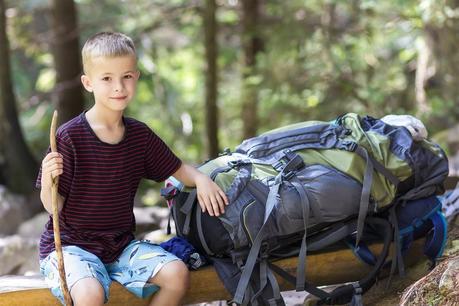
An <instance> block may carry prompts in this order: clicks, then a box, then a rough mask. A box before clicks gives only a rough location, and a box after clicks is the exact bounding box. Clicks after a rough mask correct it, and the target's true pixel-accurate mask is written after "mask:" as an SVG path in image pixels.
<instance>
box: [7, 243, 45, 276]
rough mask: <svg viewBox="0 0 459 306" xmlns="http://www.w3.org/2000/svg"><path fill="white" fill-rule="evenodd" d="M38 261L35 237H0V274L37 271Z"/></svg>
mask: <svg viewBox="0 0 459 306" xmlns="http://www.w3.org/2000/svg"><path fill="white" fill-rule="evenodd" d="M38 261H39V259H38V242H37V240H36V239H28V238H22V237H20V236H18V235H14V236H8V237H4V238H0V275H3V274H18V273H25V272H26V271H29V270H33V271H35V272H38V270H39V268H38ZM23 265H25V266H24V268H23V267H22V266H23Z"/></svg>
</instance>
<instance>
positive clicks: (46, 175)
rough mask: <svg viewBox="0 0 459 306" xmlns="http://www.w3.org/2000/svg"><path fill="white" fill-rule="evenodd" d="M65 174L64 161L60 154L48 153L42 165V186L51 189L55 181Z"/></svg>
mask: <svg viewBox="0 0 459 306" xmlns="http://www.w3.org/2000/svg"><path fill="white" fill-rule="evenodd" d="M63 172H64V160H63V156H62V154H60V153H58V152H50V153H48V154H47V155H46V156H45V158H44V159H43V162H42V163H41V186H42V187H45V188H51V186H52V184H53V179H54V178H55V177H57V176H59V175H61V174H62V173H63Z"/></svg>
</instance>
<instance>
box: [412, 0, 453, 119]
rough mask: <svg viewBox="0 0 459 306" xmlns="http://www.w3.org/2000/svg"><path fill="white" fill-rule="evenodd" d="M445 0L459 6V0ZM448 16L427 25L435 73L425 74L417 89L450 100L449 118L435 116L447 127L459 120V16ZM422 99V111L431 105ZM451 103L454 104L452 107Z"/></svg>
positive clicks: (427, 41) (420, 100)
mask: <svg viewBox="0 0 459 306" xmlns="http://www.w3.org/2000/svg"><path fill="white" fill-rule="evenodd" d="M444 2H445V3H444V4H443V5H444V6H443V8H445V7H448V8H449V9H450V10H451V11H457V10H459V0H447V1H444ZM441 13H443V11H442V12H441ZM444 17H445V19H444V21H443V22H441V23H440V22H439V21H433V22H429V23H427V25H426V26H425V27H424V33H425V37H426V47H427V48H428V50H426V52H429V53H430V55H431V56H432V60H433V67H429V68H431V69H430V71H434V73H432V74H431V75H429V74H428V73H424V75H422V76H423V78H421V77H419V79H418V80H417V81H418V83H419V86H418V88H417V89H418V92H421V93H422V90H423V89H425V93H424V94H425V95H427V96H428V97H434V96H436V97H440V98H441V99H442V100H443V101H446V102H447V104H446V105H445V111H443V112H442V113H444V114H445V115H448V116H447V117H448V118H446V119H447V120H445V118H438V119H437V120H435V124H438V127H443V128H447V127H449V126H450V125H451V124H454V123H457V121H458V120H459V109H458V107H457V105H458V104H459V86H458V84H459V73H458V68H457V67H459V52H457V50H458V49H459V40H458V37H459V36H458V33H459V20H458V18H456V17H449V16H446V15H445V16H444ZM428 64H431V63H428ZM418 68H419V65H418ZM421 86H425V88H421ZM421 97H422V96H421ZM424 99H425V98H424ZM422 102H423V101H422V99H417V103H418V114H419V115H421V114H423V112H425V111H428V110H430V108H431V107H430V105H428V104H426V103H427V102H424V105H423V104H422ZM447 105H450V106H449V107H448V106H447Z"/></svg>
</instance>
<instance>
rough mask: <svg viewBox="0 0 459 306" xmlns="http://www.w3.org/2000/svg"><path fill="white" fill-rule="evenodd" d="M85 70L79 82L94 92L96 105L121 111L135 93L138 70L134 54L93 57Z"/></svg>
mask: <svg viewBox="0 0 459 306" xmlns="http://www.w3.org/2000/svg"><path fill="white" fill-rule="evenodd" d="M86 72H87V74H85V75H82V76H81V82H82V83H83V86H84V87H85V88H86V90H87V91H89V92H92V93H93V94H94V99H95V103H96V105H99V106H102V107H104V108H106V109H109V110H113V111H123V110H124V109H125V108H126V107H127V105H128V104H129V102H130V101H131V100H132V98H133V97H134V95H135V90H136V85H137V80H138V79H139V71H138V70H137V61H136V59H135V57H134V56H131V55H126V56H118V57H97V58H93V59H91V61H90V63H89V65H88V66H87V69H86Z"/></svg>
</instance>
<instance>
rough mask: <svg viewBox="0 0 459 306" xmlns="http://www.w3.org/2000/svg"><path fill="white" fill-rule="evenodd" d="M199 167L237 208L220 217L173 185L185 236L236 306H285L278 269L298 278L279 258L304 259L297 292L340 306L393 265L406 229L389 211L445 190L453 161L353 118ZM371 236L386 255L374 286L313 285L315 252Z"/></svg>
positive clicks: (272, 137)
mask: <svg viewBox="0 0 459 306" xmlns="http://www.w3.org/2000/svg"><path fill="white" fill-rule="evenodd" d="M199 170H200V171H202V172H204V173H207V174H208V175H209V176H210V177H211V178H212V179H214V181H215V182H216V183H217V184H219V185H220V187H222V189H223V190H224V191H225V192H226V194H227V195H228V198H229V201H230V205H229V206H228V207H227V208H226V211H225V214H224V215H222V216H220V217H218V218H216V217H210V216H209V215H208V214H202V212H201V210H200V208H199V205H197V203H196V190H193V189H184V190H177V188H174V187H172V188H170V189H169V191H168V192H166V193H167V194H168V195H169V199H170V200H171V201H172V202H173V205H172V214H173V217H174V220H175V223H176V229H177V234H178V235H179V236H182V237H185V238H187V239H188V240H189V241H190V242H191V243H192V244H193V245H194V246H195V247H197V248H198V249H199V250H201V252H203V253H204V254H207V256H209V257H210V258H211V259H213V261H214V265H215V267H216V269H217V272H218V273H219V275H220V277H221V279H222V280H224V283H225V286H226V288H227V289H228V290H229V291H230V292H231V293H232V295H233V301H234V302H235V303H237V304H252V305H257V304H262V305H264V304H267V305H283V301H282V298H281V297H280V293H279V288H278V286H277V282H276V280H275V278H274V275H273V272H272V271H273V270H274V271H276V273H278V274H284V275H283V276H284V277H286V278H289V276H288V275H286V274H285V273H283V272H282V271H281V270H279V268H278V267H276V266H275V265H273V264H272V263H271V260H272V259H274V258H281V257H288V256H293V255H298V256H299V266H298V269H297V275H296V277H294V278H293V279H292V278H291V281H292V282H294V283H295V286H296V290H298V291H302V290H307V291H309V292H311V293H313V294H315V295H317V296H318V297H320V298H321V299H322V301H324V302H326V303H335V304H336V303H347V302H349V301H350V300H351V299H353V297H354V300H355V299H356V297H358V296H359V294H360V292H362V291H365V290H367V289H368V288H369V287H370V286H371V285H372V284H373V282H374V280H375V278H376V275H377V273H378V272H379V270H380V269H381V267H382V266H383V264H384V262H385V258H386V256H387V252H388V249H389V244H390V242H391V240H392V236H393V235H392V232H393V231H394V230H395V231H396V230H397V229H396V225H395V229H394V228H393V227H394V220H392V222H390V220H388V219H389V218H388V217H385V218H380V217H378V216H379V214H381V213H384V212H386V211H388V210H390V209H391V208H392V207H394V206H395V204H397V203H400V202H403V201H408V200H413V199H419V198H424V197H427V196H429V195H432V194H435V193H438V192H442V184H443V181H444V179H445V178H446V176H447V174H448V162H447V159H446V156H445V154H444V152H443V151H442V150H441V149H440V148H439V147H438V146H437V145H436V144H433V143H430V142H427V141H425V142H424V141H421V142H417V141H414V140H413V139H412V138H411V135H410V133H409V132H408V131H407V130H406V129H404V128H403V127H393V126H390V125H388V124H385V123H384V122H382V121H380V120H378V119H374V118H371V117H364V118H361V117H360V116H358V115H356V114H346V115H344V116H342V117H339V118H337V120H335V121H333V122H316V121H314V122H305V123H301V124H296V125H293V126H289V127H286V128H283V129H278V130H275V131H271V132H268V133H266V134H263V135H261V136H259V137H255V138H252V139H248V140H246V141H244V142H243V143H242V144H241V145H240V146H238V147H237V148H236V150H235V152H228V151H227V152H226V153H225V154H223V155H222V156H220V157H219V158H216V159H214V160H211V161H208V162H206V163H205V164H203V165H201V166H200V167H199ZM177 191H178V193H177ZM172 194H174V196H170V195H172ZM394 213H395V210H393V212H392V213H391V214H388V215H389V216H391V217H390V218H392V219H393V218H394V217H395V216H394ZM391 223H392V225H391ZM395 223H396V221H395ZM365 224H367V225H365ZM366 229H372V232H373V233H379V236H380V239H381V240H383V241H384V250H383V252H382V253H381V255H380V257H379V258H378V263H377V264H376V265H375V267H374V269H373V270H372V272H371V273H370V274H369V275H368V276H367V277H366V278H365V279H364V280H361V281H360V282H356V283H354V284H351V285H347V286H343V287H340V288H338V289H337V290H335V291H334V292H332V293H326V292H323V291H322V290H320V289H317V288H316V287H314V286H313V285H311V284H308V283H307V282H305V275H304V271H305V267H306V254H307V252H309V251H317V250H321V249H323V248H325V247H327V246H329V245H332V244H334V243H336V242H339V241H342V240H343V239H345V238H346V237H349V236H350V235H352V234H353V233H356V234H355V240H356V242H355V243H356V245H358V244H359V243H360V241H361V239H364V238H365V230H366ZM375 229H376V230H375ZM373 236H374V235H373ZM397 236H398V235H397ZM395 264H401V262H400V260H398V261H396V260H395V258H394V260H393V265H395Z"/></svg>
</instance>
